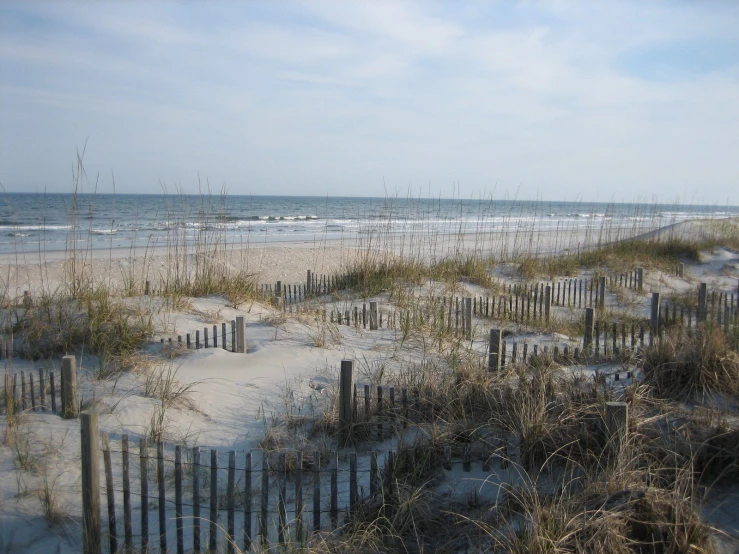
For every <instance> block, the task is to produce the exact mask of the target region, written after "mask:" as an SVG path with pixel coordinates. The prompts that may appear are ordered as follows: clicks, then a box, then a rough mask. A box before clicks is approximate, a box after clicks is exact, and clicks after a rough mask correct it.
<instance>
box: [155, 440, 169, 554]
mask: <svg viewBox="0 0 739 554" xmlns="http://www.w3.org/2000/svg"><path fill="white" fill-rule="evenodd" d="M157 485H158V493H159V502H158V506H157V507H158V508H159V550H160V552H167V498H166V485H167V484H166V483H165V482H164V443H163V442H162V441H157Z"/></svg>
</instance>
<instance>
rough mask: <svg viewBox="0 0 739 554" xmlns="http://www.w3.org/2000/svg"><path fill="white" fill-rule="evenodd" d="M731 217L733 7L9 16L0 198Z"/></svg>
mask: <svg viewBox="0 0 739 554" xmlns="http://www.w3.org/2000/svg"><path fill="white" fill-rule="evenodd" d="M85 143H86V144H87V147H86V152H85V169H86V171H87V176H88V181H89V183H87V184H86V185H85V186H86V187H87V188H88V189H90V188H92V187H93V185H94V183H95V181H96V180H97V182H98V190H101V191H105V192H108V191H110V190H111V187H112V181H113V177H112V176H113V175H114V176H115V184H116V190H117V192H160V191H161V190H162V188H163V187H167V188H168V189H169V190H171V189H172V188H174V187H175V186H179V187H182V188H183V189H184V190H186V191H196V190H197V186H198V175H199V176H200V179H201V181H202V182H205V180H206V179H207V181H208V182H209V183H210V186H211V187H212V188H214V189H217V190H220V188H221V186H223V185H225V186H226V188H227V189H228V191H230V192H231V193H234V194H309V195H325V194H329V195H339V194H342V195H350V196H366V195H383V194H385V192H386V191H387V193H388V194H396V193H400V194H403V195H405V194H407V193H408V191H410V192H411V194H413V195H431V196H444V197H452V196H456V197H459V196H461V197H465V198H470V197H478V196H489V195H493V196H494V197H496V198H505V197H508V198H512V197H517V198H521V199H533V198H543V199H547V200H578V199H579V200H586V201H588V200H601V201H611V200H614V201H644V200H653V199H658V200H661V201H674V200H677V199H679V200H681V201H685V202H716V203H719V204H724V203H727V202H728V203H730V204H739V194H737V190H739V187H737V182H739V154H737V153H738V152H739V2H730V1H726V2H721V1H708V2H679V1H673V2H650V1H642V2H628V1H621V2H607V1H599V2H585V1H577V2H576V1H567V0H552V1H549V2H544V1H542V2H536V1H521V2H502V1H500V2H493V1H491V2H482V1H471V2H454V3H452V2H431V1H425V2H407V3H406V2H382V1H374V2H359V1H357V2H320V1H317V0H314V1H310V2H297V1H293V2H258V1H252V2H225V1H220V2H213V3H205V2H163V1H161V2H147V3H143V2H142V3H131V2H125V3H124V2H108V3H106V2H96V3H87V2H69V3H67V2H48V3H44V2H23V3H13V2H3V3H0V184H2V186H3V187H4V188H5V190H8V191H27V190H49V191H59V192H65V191H69V190H70V189H71V182H72V165H73V162H74V161H75V153H76V150H77V149H78V148H79V149H81V148H82V147H83V146H84V145H85Z"/></svg>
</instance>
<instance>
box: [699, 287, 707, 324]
mask: <svg viewBox="0 0 739 554" xmlns="http://www.w3.org/2000/svg"><path fill="white" fill-rule="evenodd" d="M707 316H708V285H706V283H701V284H700V288H699V289H698V318H697V319H698V321H705V320H706V318H707Z"/></svg>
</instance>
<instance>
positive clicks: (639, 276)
mask: <svg viewBox="0 0 739 554" xmlns="http://www.w3.org/2000/svg"><path fill="white" fill-rule="evenodd" d="M636 288H637V289H638V290H639V292H641V291H642V290H643V288H644V268H643V267H637V268H636Z"/></svg>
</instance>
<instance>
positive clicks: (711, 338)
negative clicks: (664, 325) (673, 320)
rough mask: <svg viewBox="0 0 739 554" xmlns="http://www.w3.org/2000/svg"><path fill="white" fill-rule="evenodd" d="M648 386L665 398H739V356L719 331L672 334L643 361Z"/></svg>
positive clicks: (706, 328) (703, 329)
mask: <svg viewBox="0 0 739 554" xmlns="http://www.w3.org/2000/svg"><path fill="white" fill-rule="evenodd" d="M641 367H642V369H643V371H644V382H645V383H646V384H648V385H650V386H651V387H653V389H654V391H655V393H656V394H657V395H659V396H661V397H666V398H674V399H686V398H694V397H696V396H698V395H702V396H713V395H716V394H721V393H723V394H729V395H732V396H737V395H739V354H737V352H736V351H735V350H734V349H733V348H732V346H731V345H730V344H729V342H728V340H727V338H726V336H725V335H724V333H723V331H722V330H721V329H720V328H718V327H715V328H714V327H710V326H706V325H701V326H699V327H698V328H697V329H695V330H694V331H693V332H692V333H685V332H682V331H681V330H680V329H673V330H670V331H669V332H668V333H667V334H666V335H665V336H664V338H662V339H661V340H658V341H657V342H656V344H654V345H653V346H652V347H650V348H647V349H646V350H645V352H644V355H643V359H642V360H641Z"/></svg>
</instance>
